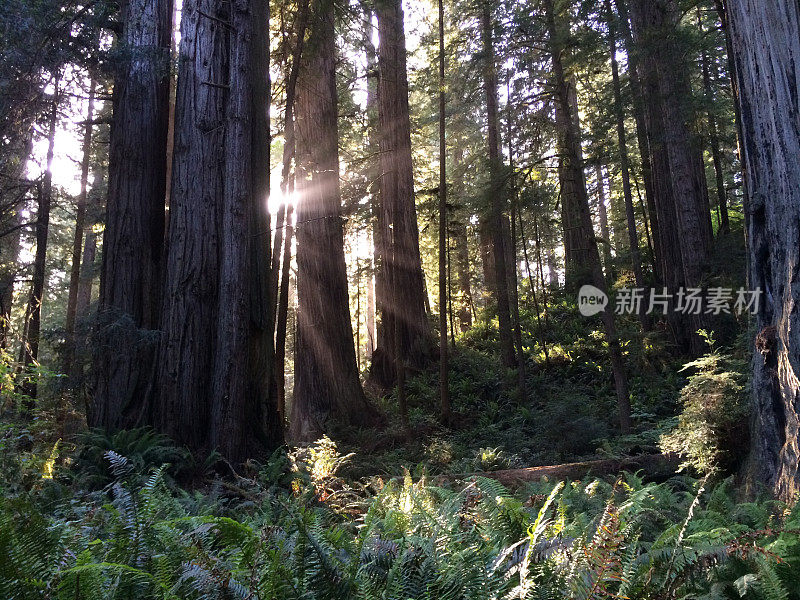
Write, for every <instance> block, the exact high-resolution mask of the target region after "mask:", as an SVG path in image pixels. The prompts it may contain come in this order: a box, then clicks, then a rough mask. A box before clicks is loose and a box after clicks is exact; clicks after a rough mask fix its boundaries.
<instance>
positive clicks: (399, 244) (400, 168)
mask: <svg viewBox="0 0 800 600" xmlns="http://www.w3.org/2000/svg"><path fill="white" fill-rule="evenodd" d="M375 12H376V14H377V16H378V35H379V38H380V47H379V49H378V69H379V79H378V113H379V114H378V121H379V130H380V149H381V161H380V162H381V177H380V190H381V212H382V219H383V222H382V223H381V227H379V229H380V231H381V233H380V235H381V237H382V244H383V254H382V256H381V260H382V268H383V272H384V275H383V276H384V278H385V279H384V282H385V284H386V286H387V289H389V290H390V293H388V294H387V295H386V301H385V305H384V306H383V312H382V315H381V321H380V325H379V327H378V350H377V351H376V353H375V355H374V356H373V363H372V372H371V376H372V378H373V379H374V380H375V381H376V382H377V383H378V384H380V385H382V386H384V387H388V386H390V385H391V384H392V383H394V382H395V381H396V379H397V367H398V365H399V364H400V363H403V364H404V366H405V367H408V368H411V369H418V368H421V367H423V366H424V365H426V364H427V363H428V362H429V360H430V356H431V346H432V343H431V342H432V340H431V334H430V328H429V325H428V318H427V314H426V311H425V285H424V281H423V273H422V263H421V259H420V253H419V228H418V225H417V210H416V203H415V197H414V173H413V165H412V161H411V122H410V117H409V107H408V76H407V73H406V47H405V33H404V26H403V10H402V5H401V0H378V1H377V2H376V10H375ZM379 298H380V294H379ZM396 336H397V339H396Z"/></svg>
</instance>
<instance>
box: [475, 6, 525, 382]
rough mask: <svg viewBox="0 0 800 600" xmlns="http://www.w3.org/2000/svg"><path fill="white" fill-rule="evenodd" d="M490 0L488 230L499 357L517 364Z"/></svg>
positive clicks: (486, 51) (486, 39)
mask: <svg viewBox="0 0 800 600" xmlns="http://www.w3.org/2000/svg"><path fill="white" fill-rule="evenodd" d="M490 2H491V0H484V2H483V3H482V4H483V5H482V12H481V37H482V45H483V60H484V66H483V86H484V93H485V94H486V116H487V121H488V122H487V133H488V135H487V143H488V149H487V150H488V159H489V189H488V190H487V195H488V200H489V218H488V223H489V229H490V231H491V240H492V251H491V257H492V260H491V262H492V263H493V266H494V270H493V277H492V279H493V283H494V297H495V298H494V299H495V301H496V303H497V320H498V324H499V334H500V356H501V358H502V361H503V365H505V366H506V367H513V366H515V365H516V362H517V361H516V356H515V354H514V337H513V333H512V329H511V328H512V325H511V294H510V292H509V285H508V283H509V276H508V268H509V267H508V264H507V262H508V260H507V259H508V251H507V249H506V243H507V240H506V235H505V227H504V225H505V223H506V217H505V216H504V214H503V211H504V208H505V203H506V202H505V200H506V193H507V192H506V189H505V184H504V182H503V163H502V158H501V156H500V131H499V126H500V124H499V118H500V117H499V109H498V100H497V67H496V65H495V55H494V40H493V39H492V37H493V34H492V13H491V6H490Z"/></svg>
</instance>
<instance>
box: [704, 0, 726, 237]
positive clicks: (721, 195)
mask: <svg viewBox="0 0 800 600" xmlns="http://www.w3.org/2000/svg"><path fill="white" fill-rule="evenodd" d="M697 26H698V28H699V29H700V33H701V34H702V35H704V34H705V30H704V27H703V15H702V12H701V10H700V5H698V6H697ZM700 68H701V70H702V73H703V92H704V94H705V98H706V103H707V105H708V108H707V117H708V143H709V145H710V146H711V158H712V161H713V163H714V175H715V177H716V186H717V207H718V208H719V216H720V222H719V230H720V233H723V234H725V233H729V232H730V230H731V224H730V218H729V216H728V195H727V193H726V190H725V174H724V172H723V170H722V149H721V148H720V142H719V130H718V127H717V117H716V116H715V114H714V107H713V103H714V89H713V87H712V85H711V67H710V66H709V58H708V53H707V52H706V51H705V49H703V51H702V52H701V53H700Z"/></svg>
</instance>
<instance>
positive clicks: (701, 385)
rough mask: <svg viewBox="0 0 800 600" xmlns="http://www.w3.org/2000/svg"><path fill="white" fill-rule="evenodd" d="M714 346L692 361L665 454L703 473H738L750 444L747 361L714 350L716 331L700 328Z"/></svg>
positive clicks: (663, 440)
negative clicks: (679, 456)
mask: <svg viewBox="0 0 800 600" xmlns="http://www.w3.org/2000/svg"><path fill="white" fill-rule="evenodd" d="M700 333H701V334H702V335H703V336H704V337H705V339H706V341H707V342H708V344H709V347H710V351H709V352H708V354H706V355H705V356H703V357H701V358H699V359H697V360H695V361H693V362H690V363H688V364H687V365H686V366H685V367H684V371H687V370H693V371H694V373H693V374H692V375H691V376H690V377H689V381H688V383H687V384H686V386H685V387H684V388H683V390H682V391H681V403H682V405H683V410H682V411H681V413H680V415H679V416H678V419H677V426H676V427H675V428H674V429H673V430H672V431H671V432H669V433H667V434H665V435H663V436H662V438H661V447H662V448H663V450H664V451H665V452H676V453H678V454H680V455H681V456H682V457H683V467H684V468H688V467H691V468H693V469H695V470H697V471H698V472H699V473H702V474H705V473H714V472H718V471H721V472H723V473H730V472H733V471H734V470H735V469H736V467H737V466H738V464H739V463H740V461H741V460H742V459H743V452H744V449H745V448H747V446H748V439H749V437H748V405H747V401H746V396H745V389H746V381H745V376H744V375H742V373H746V372H747V365H746V363H745V362H744V360H742V359H739V358H736V357H734V356H733V355H731V354H725V353H722V352H720V351H718V350H717V349H716V348H715V342H714V338H713V336H712V335H711V334H709V333H707V332H705V331H701V332H700Z"/></svg>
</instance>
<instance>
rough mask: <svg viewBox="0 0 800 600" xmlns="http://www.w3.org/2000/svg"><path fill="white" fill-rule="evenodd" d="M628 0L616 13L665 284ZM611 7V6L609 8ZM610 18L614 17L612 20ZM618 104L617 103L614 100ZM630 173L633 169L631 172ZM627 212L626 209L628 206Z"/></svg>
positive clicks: (657, 271)
mask: <svg viewBox="0 0 800 600" xmlns="http://www.w3.org/2000/svg"><path fill="white" fill-rule="evenodd" d="M626 2H627V0H616V6H617V13H618V14H619V19H620V24H621V26H622V35H623V42H624V47H625V52H626V54H627V55H628V78H629V79H630V83H631V88H632V92H633V117H634V121H635V122H636V140H637V143H638V146H639V154H640V157H641V167H642V181H643V183H644V195H645V204H646V206H647V217H648V218H649V220H650V229H651V230H652V232H651V233H652V238H653V239H652V251H653V268H654V272H653V275H654V278H655V280H656V281H657V282H664V273H663V270H662V264H663V263H662V256H661V248H662V246H661V238H660V234H659V223H658V210H657V208H656V204H655V188H654V183H653V166H652V164H651V162H650V161H651V155H650V142H649V140H648V136H647V116H646V113H645V90H644V85H643V83H642V77H641V76H640V74H641V72H642V65H641V62H642V60H641V57H640V56H639V52H638V50H637V48H636V44H635V43H634V40H633V33H632V31H631V25H630V20H629V16H628V6H627V4H626ZM607 8H608V7H607ZM609 18H611V17H609ZM615 102H616V100H615ZM629 171H630V169H629ZM626 209H627V207H626Z"/></svg>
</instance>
